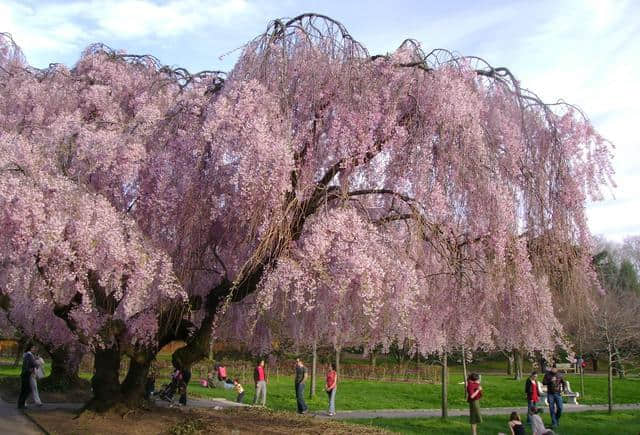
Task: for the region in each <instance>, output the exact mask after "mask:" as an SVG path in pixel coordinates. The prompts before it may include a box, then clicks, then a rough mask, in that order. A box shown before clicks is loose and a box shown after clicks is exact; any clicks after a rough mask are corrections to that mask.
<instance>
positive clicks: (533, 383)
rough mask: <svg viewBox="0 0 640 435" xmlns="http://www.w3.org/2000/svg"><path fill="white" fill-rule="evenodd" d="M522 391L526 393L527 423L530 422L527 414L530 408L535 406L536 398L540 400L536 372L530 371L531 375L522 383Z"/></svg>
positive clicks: (529, 412)
mask: <svg viewBox="0 0 640 435" xmlns="http://www.w3.org/2000/svg"><path fill="white" fill-rule="evenodd" d="M524 392H525V394H526V395H527V423H530V422H531V420H530V419H529V415H530V414H531V410H532V409H534V408H535V407H536V406H537V404H538V400H540V391H538V373H537V372H531V376H529V377H528V378H527V381H526V382H525V383H524Z"/></svg>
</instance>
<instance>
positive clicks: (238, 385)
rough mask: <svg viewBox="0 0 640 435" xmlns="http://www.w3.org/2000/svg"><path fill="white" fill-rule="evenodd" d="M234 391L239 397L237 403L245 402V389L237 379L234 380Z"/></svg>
mask: <svg viewBox="0 0 640 435" xmlns="http://www.w3.org/2000/svg"><path fill="white" fill-rule="evenodd" d="M233 389H234V390H236V393H238V397H236V402H238V403H243V402H244V388H242V384H241V383H240V382H238V380H237V379H234V380H233Z"/></svg>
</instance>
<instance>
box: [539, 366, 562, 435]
mask: <svg viewBox="0 0 640 435" xmlns="http://www.w3.org/2000/svg"><path fill="white" fill-rule="evenodd" d="M542 383H543V384H544V385H546V386H547V400H548V401H549V414H551V426H552V427H554V428H555V427H558V425H559V424H560V417H561V416H562V390H563V387H564V379H562V377H561V376H560V375H559V374H558V369H557V368H556V366H555V364H554V365H553V367H552V368H551V370H550V371H548V372H547V374H545V375H544V379H543V381H542Z"/></svg>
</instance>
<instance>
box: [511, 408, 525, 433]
mask: <svg viewBox="0 0 640 435" xmlns="http://www.w3.org/2000/svg"><path fill="white" fill-rule="evenodd" d="M509 429H510V430H511V435H524V426H523V425H522V422H521V421H520V416H519V415H518V413H517V412H515V411H513V412H512V413H511V416H510V417H509Z"/></svg>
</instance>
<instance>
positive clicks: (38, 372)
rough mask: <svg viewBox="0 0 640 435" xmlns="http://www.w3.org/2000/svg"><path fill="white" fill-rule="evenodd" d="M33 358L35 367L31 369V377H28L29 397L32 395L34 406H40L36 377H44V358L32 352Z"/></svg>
mask: <svg viewBox="0 0 640 435" xmlns="http://www.w3.org/2000/svg"><path fill="white" fill-rule="evenodd" d="M33 358H34V360H35V364H36V367H35V368H34V369H33V373H31V378H30V379H29V385H30V387H31V397H33V402H34V403H35V404H36V406H42V401H41V400H40V394H39V393H38V379H42V378H44V360H43V359H42V358H41V357H40V356H38V355H36V354H33Z"/></svg>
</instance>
